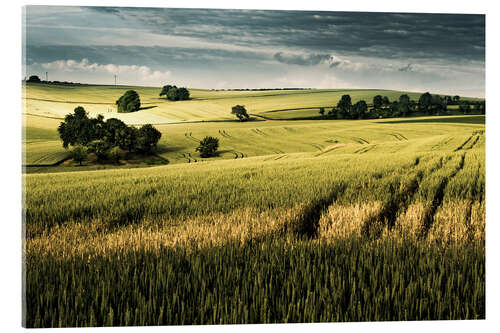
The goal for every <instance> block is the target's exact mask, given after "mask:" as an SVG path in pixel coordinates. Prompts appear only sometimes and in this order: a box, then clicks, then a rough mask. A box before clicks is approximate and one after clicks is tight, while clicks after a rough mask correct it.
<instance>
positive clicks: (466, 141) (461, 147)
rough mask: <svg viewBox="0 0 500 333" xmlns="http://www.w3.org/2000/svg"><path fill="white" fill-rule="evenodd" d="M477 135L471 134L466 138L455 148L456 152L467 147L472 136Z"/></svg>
mask: <svg viewBox="0 0 500 333" xmlns="http://www.w3.org/2000/svg"><path fill="white" fill-rule="evenodd" d="M474 136H475V135H474V134H473V135H471V136H469V137H468V138H467V140H465V141H464V142H463V143H462V144H461V145H460V146H458V147H457V148H455V150H453V151H454V152H456V151H459V150H462V149H464V148H465V146H466V145H467V144H468V143H469V142H470V141H471V140H472V138H473V137H474ZM465 149H467V148H465Z"/></svg>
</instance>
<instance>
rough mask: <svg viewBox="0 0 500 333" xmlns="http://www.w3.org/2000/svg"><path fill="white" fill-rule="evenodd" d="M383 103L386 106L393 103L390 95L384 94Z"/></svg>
mask: <svg viewBox="0 0 500 333" xmlns="http://www.w3.org/2000/svg"><path fill="white" fill-rule="evenodd" d="M382 104H384V105H385V106H388V105H390V104H391V101H390V100H389V97H387V96H384V97H383V98H382Z"/></svg>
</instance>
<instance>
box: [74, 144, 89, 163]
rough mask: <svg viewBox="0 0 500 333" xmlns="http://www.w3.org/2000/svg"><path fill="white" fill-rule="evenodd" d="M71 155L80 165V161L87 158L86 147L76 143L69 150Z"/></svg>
mask: <svg viewBox="0 0 500 333" xmlns="http://www.w3.org/2000/svg"><path fill="white" fill-rule="evenodd" d="M71 157H72V158H73V160H74V161H75V162H78V163H80V165H82V162H84V161H86V160H87V149H86V148H85V147H84V146H82V145H77V146H75V147H74V148H73V149H72V150H71Z"/></svg>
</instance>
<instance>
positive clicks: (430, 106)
mask: <svg viewBox="0 0 500 333" xmlns="http://www.w3.org/2000/svg"><path fill="white" fill-rule="evenodd" d="M448 105H458V106H459V111H461V112H463V113H470V112H472V111H474V112H477V113H480V114H485V113H486V103H485V101H467V100H460V96H458V95H456V96H453V97H451V96H444V97H442V96H440V95H431V94H430V93H429V92H426V93H423V94H422V95H420V98H419V100H418V102H417V101H414V100H411V99H410V97H409V96H408V95H407V94H402V95H401V96H400V97H399V99H398V100H397V101H390V100H389V98H388V97H387V96H382V95H376V96H374V97H373V103H372V105H371V106H372V108H371V109H368V104H367V103H366V101H364V100H360V101H358V102H356V103H354V104H353V103H352V100H351V96H350V95H348V94H346V95H343V96H342V97H341V99H340V100H339V101H338V103H337V105H336V106H335V107H333V108H331V110H330V111H328V112H327V113H326V110H325V108H324V107H321V108H320V110H319V113H320V114H321V116H322V117H324V118H327V119H375V118H392V117H408V116H411V115H414V114H416V113H420V114H424V115H440V114H442V113H444V112H446V111H447V110H448Z"/></svg>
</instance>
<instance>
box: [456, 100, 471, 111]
mask: <svg viewBox="0 0 500 333" xmlns="http://www.w3.org/2000/svg"><path fill="white" fill-rule="evenodd" d="M458 108H459V110H460V111H461V112H463V113H469V112H470V105H469V103H467V102H460V106H459V107H458Z"/></svg>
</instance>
